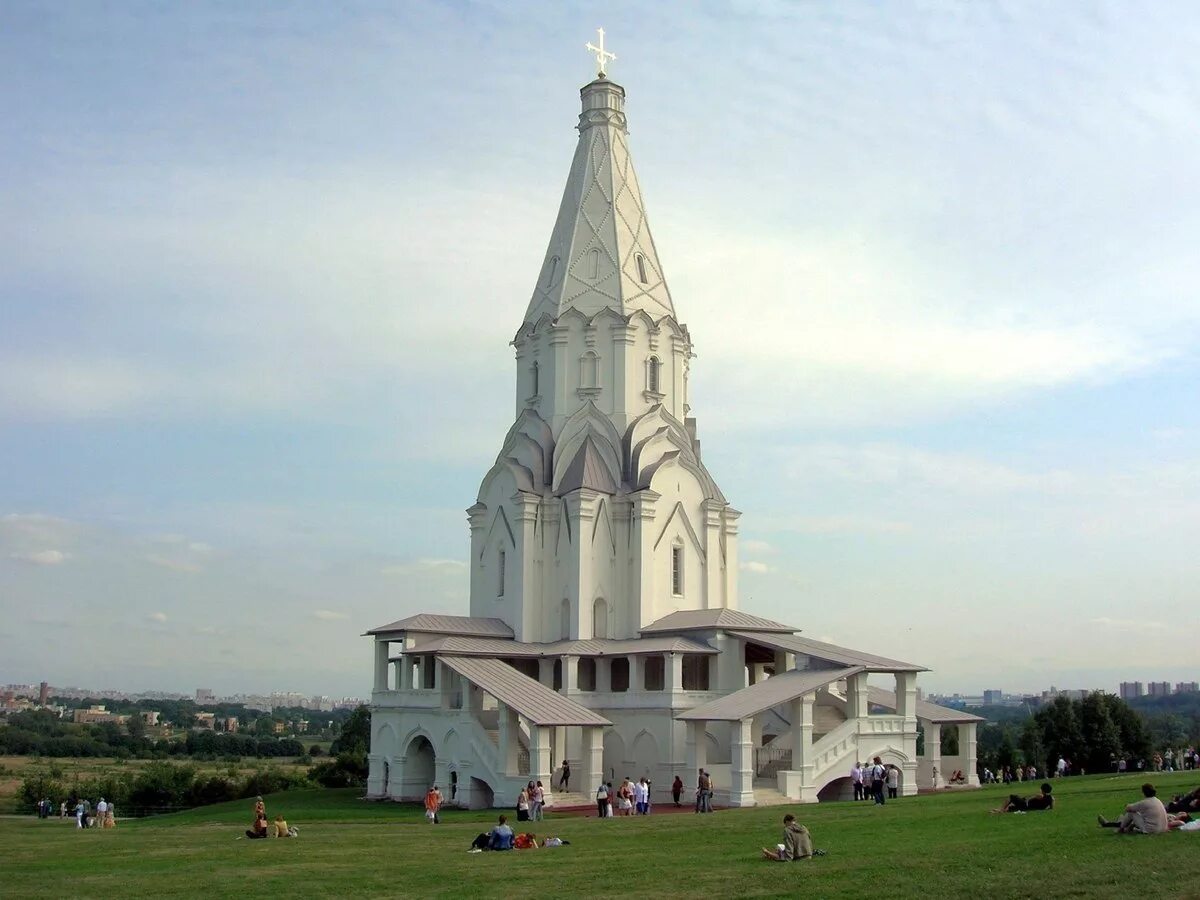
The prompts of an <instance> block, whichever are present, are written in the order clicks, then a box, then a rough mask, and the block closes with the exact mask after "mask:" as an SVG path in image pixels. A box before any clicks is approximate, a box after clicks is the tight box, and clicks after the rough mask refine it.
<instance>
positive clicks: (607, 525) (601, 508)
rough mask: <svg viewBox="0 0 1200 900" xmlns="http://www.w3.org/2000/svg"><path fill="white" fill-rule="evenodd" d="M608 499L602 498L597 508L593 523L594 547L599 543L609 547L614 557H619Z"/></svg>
mask: <svg viewBox="0 0 1200 900" xmlns="http://www.w3.org/2000/svg"><path fill="white" fill-rule="evenodd" d="M607 500H608V498H607V497H601V498H600V503H599V504H598V505H597V507H596V516H595V519H594V520H593V522H592V546H593V547H594V546H596V543H597V541H599V542H600V543H601V546H604V547H607V549H608V550H609V551H610V552H611V553H612V555H613V556H616V555H617V539H616V537H615V536H614V535H613V527H612V515H611V513H610V512H609V508H608V502H607Z"/></svg>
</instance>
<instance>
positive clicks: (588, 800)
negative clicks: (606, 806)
mask: <svg viewBox="0 0 1200 900" xmlns="http://www.w3.org/2000/svg"><path fill="white" fill-rule="evenodd" d="M595 807H596V800H595V798H594V797H593V796H592V795H591V794H581V793H579V792H577V791H565V792H563V791H554V792H552V793H551V795H550V805H549V806H547V807H546V809H548V810H550V811H553V810H555V809H579V808H587V809H595Z"/></svg>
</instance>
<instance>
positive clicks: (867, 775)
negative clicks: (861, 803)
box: [850, 756, 900, 806]
mask: <svg viewBox="0 0 1200 900" xmlns="http://www.w3.org/2000/svg"><path fill="white" fill-rule="evenodd" d="M850 786H851V788H853V790H854V799H855V800H874V801H875V803H876V805H878V806H882V805H883V804H884V803H885V802H886V801H885V798H884V792H885V791H886V793H887V797H888V798H891V799H892V800H895V799H896V797H897V796H898V795H899V793H900V769H899V768H897V767H896V766H894V765H891V764H890V763H888V764H885V763H884V762H883V760H882V759H880V758H879V757H878V756H876V757H875V758H874V759H872V760H871V762H870V763H868V764H867V765H865V766H864V765H863V764H862V762H861V761H856V762H855V763H854V765H853V766H852V767H851V768H850Z"/></svg>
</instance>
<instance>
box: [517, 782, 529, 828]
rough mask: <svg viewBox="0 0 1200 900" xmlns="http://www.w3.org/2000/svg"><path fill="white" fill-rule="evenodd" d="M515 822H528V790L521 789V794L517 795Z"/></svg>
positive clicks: (526, 788) (525, 788)
mask: <svg viewBox="0 0 1200 900" xmlns="http://www.w3.org/2000/svg"><path fill="white" fill-rule="evenodd" d="M517 821H518V822H528V821H529V788H528V787H523V788H521V793H519V794H517Z"/></svg>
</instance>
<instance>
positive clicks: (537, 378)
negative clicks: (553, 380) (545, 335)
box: [529, 361, 542, 397]
mask: <svg viewBox="0 0 1200 900" xmlns="http://www.w3.org/2000/svg"><path fill="white" fill-rule="evenodd" d="M530 371H531V373H532V375H533V393H532V394H530V395H529V396H531V397H536V396H537V395H538V393H539V389H540V388H541V383H540V382H541V380H542V379H541V375H542V367H541V366H539V365H538V364H537V362H536V361H535V362H534V364H533V368H532V369H531V370H530Z"/></svg>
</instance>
